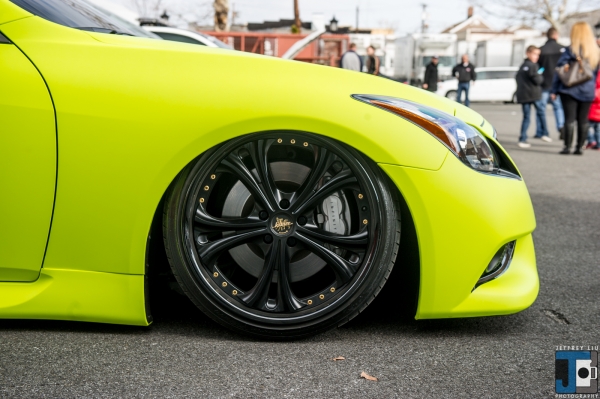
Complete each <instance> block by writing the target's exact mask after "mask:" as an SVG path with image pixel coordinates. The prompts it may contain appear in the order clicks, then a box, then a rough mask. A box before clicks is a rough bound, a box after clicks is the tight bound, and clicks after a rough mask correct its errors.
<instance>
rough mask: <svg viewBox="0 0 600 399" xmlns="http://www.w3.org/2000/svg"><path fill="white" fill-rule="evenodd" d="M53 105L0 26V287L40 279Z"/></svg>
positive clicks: (53, 153) (52, 156) (50, 195)
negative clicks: (6, 283)
mask: <svg viewBox="0 0 600 399" xmlns="http://www.w3.org/2000/svg"><path fill="white" fill-rule="evenodd" d="M56 145H57V144H56V126H55V116H54V108H53V105H52V100H51V98H50V94H49V93H48V89H47V87H46V84H45V83H44V80H43V79H42V77H41V76H40V74H39V72H38V71H37V69H36V68H35V66H34V65H33V64H32V63H31V62H30V61H29V59H28V58H27V57H26V56H25V55H23V53H22V52H21V51H20V50H19V48H18V47H17V46H16V45H14V44H13V43H11V41H10V38H7V37H6V36H4V35H3V34H2V26H0V281H34V280H36V279H37V278H38V275H39V272H40V269H41V267H42V263H43V260H44V253H45V250H46V244H47V242H48V235H49V231H50V222H51V218H52V210H53V207H54V191H55V185H56V168H57V148H56Z"/></svg>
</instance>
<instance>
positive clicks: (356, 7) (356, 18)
mask: <svg viewBox="0 0 600 399" xmlns="http://www.w3.org/2000/svg"><path fill="white" fill-rule="evenodd" d="M358 12H359V11H358V6H356V33H358Z"/></svg>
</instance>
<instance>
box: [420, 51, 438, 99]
mask: <svg viewBox="0 0 600 399" xmlns="http://www.w3.org/2000/svg"><path fill="white" fill-rule="evenodd" d="M438 61H439V59H438V56H437V55H434V56H433V57H431V62H430V63H429V64H427V67H426V68H425V77H424V78H423V88H424V89H425V90H428V91H433V92H436V91H437V84H438V69H437V66H438Z"/></svg>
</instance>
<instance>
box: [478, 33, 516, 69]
mask: <svg viewBox="0 0 600 399" xmlns="http://www.w3.org/2000/svg"><path fill="white" fill-rule="evenodd" d="M512 55H513V40H512V39H495V40H485V41H481V42H477V49H476V50H475V65H476V66H477V67H478V68H481V67H504V66H509V65H511V58H512ZM519 65H520V64H519Z"/></svg>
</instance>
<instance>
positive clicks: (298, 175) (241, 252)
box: [222, 162, 327, 282]
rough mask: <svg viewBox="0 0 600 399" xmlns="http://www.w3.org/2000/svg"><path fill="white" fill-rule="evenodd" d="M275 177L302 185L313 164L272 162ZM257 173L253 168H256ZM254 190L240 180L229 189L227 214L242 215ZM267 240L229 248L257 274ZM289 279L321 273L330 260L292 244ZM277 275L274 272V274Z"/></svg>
mask: <svg viewBox="0 0 600 399" xmlns="http://www.w3.org/2000/svg"><path fill="white" fill-rule="evenodd" d="M270 166H271V171H272V173H273V180H274V181H275V182H276V183H277V184H282V183H283V184H294V185H297V186H300V185H301V184H302V183H303V182H304V180H305V179H306V177H307V176H308V174H309V173H310V170H311V169H310V168H308V167H306V166H304V165H301V164H298V163H294V162H272V163H271V164H270ZM253 173H254V171H253ZM251 197H252V194H251V193H250V191H248V189H247V188H246V187H245V186H244V184H243V183H242V182H241V181H238V182H237V183H236V184H234V186H233V187H232V188H231V190H230V191H229V194H228V195H227V198H226V199H225V203H224V205H223V213H222V215H223V216H224V217H241V216H242V214H243V211H244V208H245V207H246V206H248V202H249V201H251ZM267 248H268V245H267V244H263V243H261V244H251V245H248V244H243V245H240V246H238V247H235V248H232V249H230V250H229V254H230V255H231V257H232V258H233V260H234V261H236V262H237V264H238V265H239V266H240V267H241V268H242V269H244V270H245V271H246V272H247V273H249V274H251V275H252V276H254V277H258V276H259V275H260V272H261V271H262V268H263V265H264V255H263V254H264V253H265V252H266V250H267ZM290 259H291V262H290V280H291V281H292V282H296V281H302V280H305V279H307V278H308V277H310V276H312V275H314V274H315V273H318V272H319V270H321V269H322V268H323V267H324V266H325V265H326V264H327V263H326V262H325V261H323V260H322V259H321V258H319V257H318V256H316V255H315V254H313V253H311V252H308V251H305V250H302V249H299V248H297V247H294V248H290ZM273 277H275V276H273Z"/></svg>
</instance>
